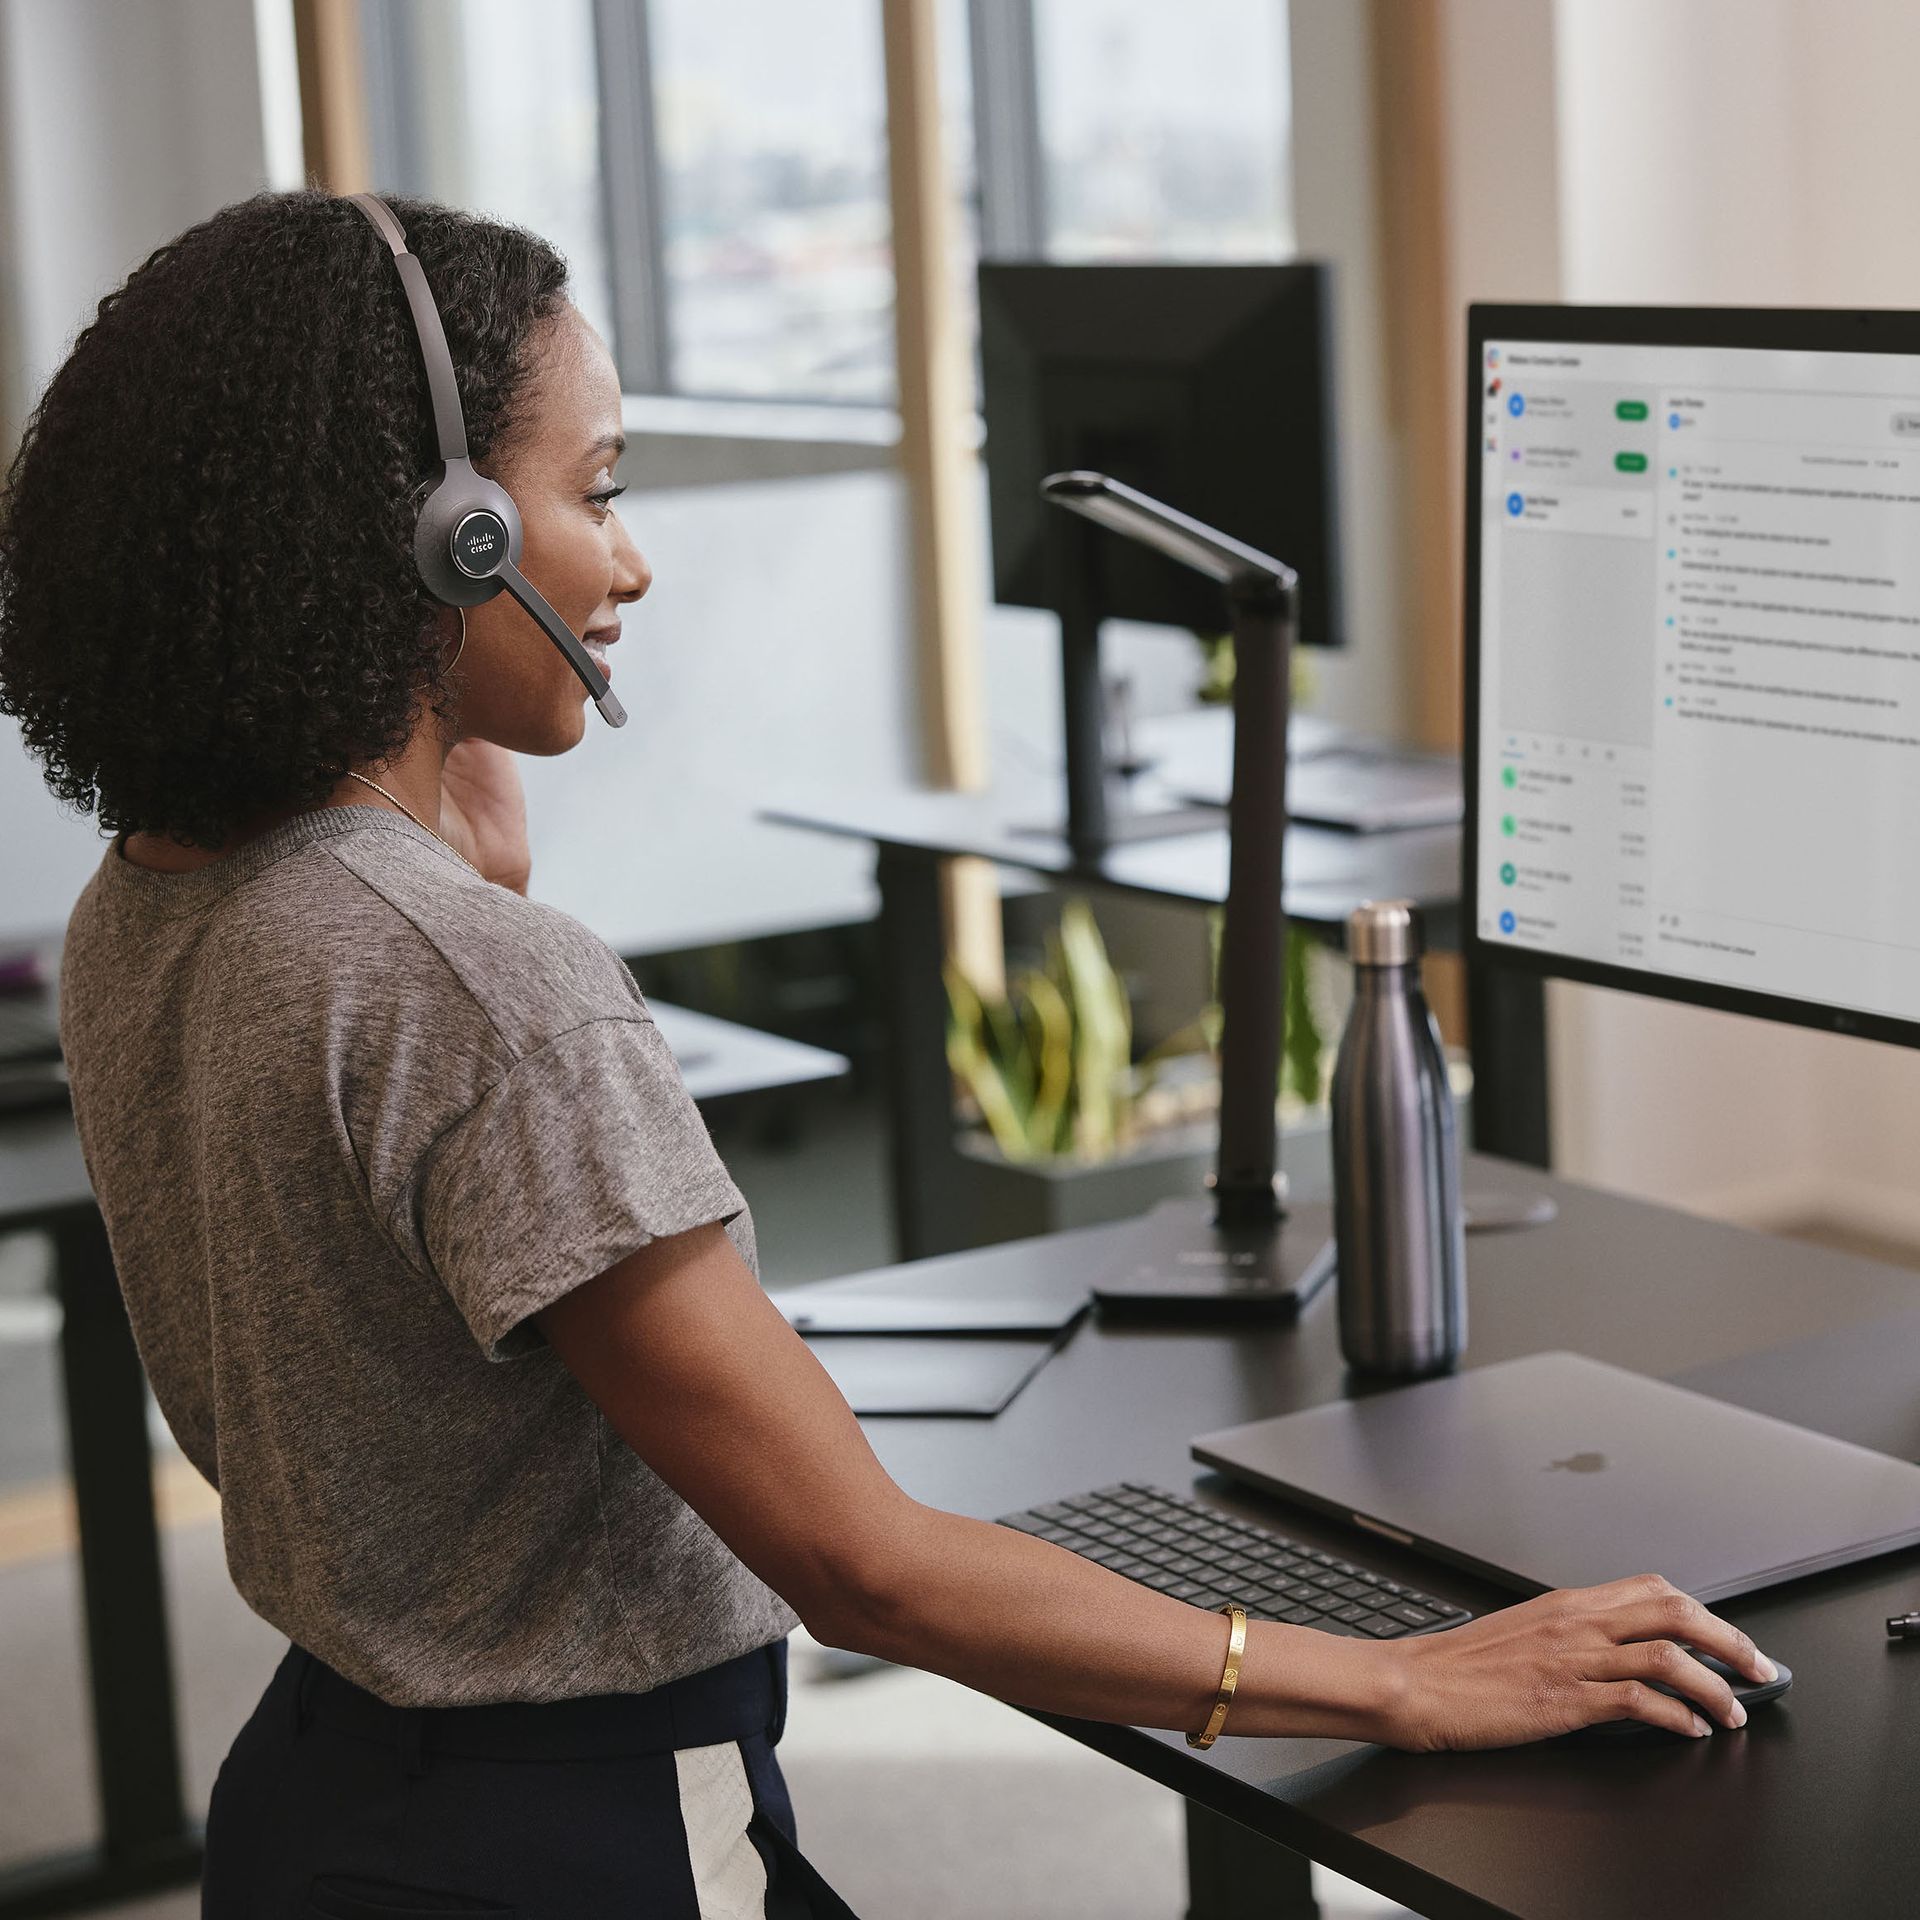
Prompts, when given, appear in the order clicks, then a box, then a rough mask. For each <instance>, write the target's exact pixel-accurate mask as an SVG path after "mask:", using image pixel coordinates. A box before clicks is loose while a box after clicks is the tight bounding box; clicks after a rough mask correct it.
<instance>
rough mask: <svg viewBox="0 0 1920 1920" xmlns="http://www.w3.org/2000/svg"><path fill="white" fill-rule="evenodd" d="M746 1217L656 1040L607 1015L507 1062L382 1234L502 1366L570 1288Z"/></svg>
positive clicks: (426, 1156)
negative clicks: (400, 1239)
mask: <svg viewBox="0 0 1920 1920" xmlns="http://www.w3.org/2000/svg"><path fill="white" fill-rule="evenodd" d="M745 1205H746V1202H745V1201H744V1200H743V1199H742V1198H741V1196H740V1191H739V1189H738V1188H737V1187H736V1186H735V1185H734V1183H733V1181H732V1179H731V1178H730V1177H729V1175H728V1173H727V1170H726V1167H725V1166H724V1165H723V1164H722V1162H721V1159H720V1156H719V1154H718V1153H717V1152H716V1151H715V1149H714V1145H713V1141H712V1139H711V1137H710V1136H709V1135H708V1133H707V1128H706V1123H705V1121H703V1120H702V1119H701V1117H700V1113H699V1109H698V1108H696V1107H695V1105H694V1104H693V1098H692V1096H691V1095H690V1094H689V1093H688V1092H687V1089H686V1087H685V1085H684V1084H683V1083H682V1081H681V1078H680V1069H679V1067H678V1066H677V1065H676V1064H675V1062H674V1058H673V1055H672V1054H671V1053H670V1052H669V1051H668V1049H667V1044H666V1042H665V1041H664V1040H663V1039H661V1037H660V1030H659V1029H658V1028H657V1027H656V1026H655V1025H654V1024H653V1022H652V1021H651V1020H647V1019H644V1018H627V1017H615V1018H607V1019H599V1020H593V1021H589V1022H587V1023H586V1024H584V1025H582V1026H578V1027H575V1028H573V1029H572V1030H571V1031H570V1032H568V1033H563V1034H561V1035H559V1036H558V1037H557V1038H556V1039H553V1040H550V1041H549V1042H547V1044H546V1045H545V1046H543V1047H541V1048H539V1049H538V1050H537V1051H536V1052H533V1053H529V1054H526V1055H523V1056H522V1057H521V1058H520V1059H519V1060H517V1061H516V1062H515V1063H514V1064H513V1066H512V1067H510V1068H509V1069H508V1071H507V1072H506V1073H505V1074H504V1075H503V1076H502V1077H501V1078H500V1079H499V1080H498V1081H497V1082H496V1083H495V1084H494V1086H493V1087H492V1088H491V1089H490V1090H489V1091H488V1092H487V1093H486V1094H485V1095H484V1096H482V1098H481V1099H480V1100H478V1101H477V1102H476V1103H475V1104H474V1105H473V1106H472V1107H471V1108H469V1109H468V1110H467V1112H466V1113H464V1114H463V1115H462V1116H461V1117H460V1119H459V1120H457V1121H456V1122H455V1123H454V1124H453V1125H452V1126H450V1127H448V1128H447V1129H446V1131H445V1132H443V1133H442V1134H441V1135H440V1137H439V1138H438V1139H437V1140H435V1141H434V1142H433V1144H432V1145H431V1146H430V1147H429V1148H428V1149H427V1150H426V1151H425V1152H424V1153H423V1154H422V1155H421V1156H420V1161H419V1164H418V1166H417V1167H416V1169H415V1174H414V1178H413V1179H412V1180H411V1181H409V1182H408V1192H407V1194H406V1195H405V1196H403V1203H402V1208H400V1209H396V1212H397V1213H399V1212H404V1215H405V1217H404V1218H397V1219H396V1220H395V1225H396V1227H398V1228H400V1229H401V1230H402V1231H403V1232H406V1233H407V1234H408V1235H409V1237H410V1238H412V1239H413V1241H414V1244H415V1246H416V1247H417V1248H418V1250H419V1253H420V1255H421V1257H422V1258H423V1259H424V1261H425V1263H426V1264H427V1265H429V1266H430V1267H431V1268H432V1270H433V1271H434V1273H435V1274H437V1275H438V1277H439V1279H440V1281H441V1283H442V1284H443V1285H444V1286H445V1287H446V1289H447V1292H448V1293H449V1294H450V1295H451V1296H452V1299H453V1302H454V1305H455V1306H456V1307H458V1308H459V1310H460V1314H461V1317H462V1318H463V1319H464V1320H465V1321H466V1323H467V1325H468V1327H469V1328H470V1329H471V1331H472V1333H473V1337H474V1338H475V1339H476V1340H477V1341H479V1343H480V1345H481V1347H482V1348H483V1349H484V1350H485V1352H486V1354H487V1357H488V1358H489V1359H494V1360H502V1359H510V1358H512V1357H513V1356H514V1355H516V1354H519V1353H524V1352H528V1351H530V1350H532V1349H534V1348H537V1347H538V1346H539V1345H540V1344H541V1341H540V1334H539V1330H538V1329H537V1328H536V1327H534V1326H533V1325H531V1324H530V1321H529V1316H530V1315H532V1314H535V1313H538V1312H539V1311H540V1309H541V1308H543V1307H546V1306H550V1305H551V1304H552V1303H553V1302H554V1301H555V1300H558V1299H560V1298H561V1297H562V1296H563V1295H564V1294H566V1293H569V1292H570V1291H571V1290H572V1289H573V1288H575V1287H577V1286H579V1285H580V1284H581V1283H582V1282H583V1281H586V1280H590V1279H592V1278H593V1276H594V1275H595V1274H598V1273H604V1272H605V1271H606V1269H607V1268H609V1267H611V1266H613V1265H614V1264H615V1263H616V1262H618V1261H620V1260H622V1259H624V1258H625V1257H626V1255H628V1254H630V1253H632V1252H633V1251H634V1249H635V1248H637V1247H642V1246H645V1245H646V1244H647V1242H648V1241H650V1240H655V1239H664V1238H666V1237H667V1236H669V1235H672V1234H676V1233H685V1232H687V1231H689V1230H690V1229H691V1228H694V1227H698V1226H703V1225H705V1224H707V1223H708V1222H709V1221H726V1220H731V1219H732V1218H733V1217H734V1216H735V1215H736V1214H738V1213H740V1212H741V1211H742V1210H743V1209H744V1208H745Z"/></svg>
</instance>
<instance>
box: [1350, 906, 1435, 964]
mask: <svg viewBox="0 0 1920 1920" xmlns="http://www.w3.org/2000/svg"><path fill="white" fill-rule="evenodd" d="M1419 957H1420V915H1419V912H1418V910H1417V909H1416V908H1415V906H1414V904H1413V902H1412V901H1411V900H1364V901H1362V902H1361V903H1360V905H1359V906H1357V907H1355V908H1354V910H1353V911H1352V912H1351V913H1350V914H1348V915H1347V958H1348V959H1349V960H1351V961H1352V962H1353V964H1354V965H1355V966H1356V967H1404V966H1406V965H1408V964H1409V963H1410V962H1412V961H1415V960H1418V959H1419Z"/></svg>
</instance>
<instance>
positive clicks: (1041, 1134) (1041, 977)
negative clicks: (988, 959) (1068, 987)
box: [1022, 973, 1073, 1155]
mask: <svg viewBox="0 0 1920 1920" xmlns="http://www.w3.org/2000/svg"><path fill="white" fill-rule="evenodd" d="M1022 985H1023V987H1024V989H1025V992H1026V996H1027V1005H1028V1007H1029V1009H1030V1010H1031V1012H1032V1015H1033V1021H1034V1025H1035V1027H1036V1029H1037V1030H1038V1034H1039V1044H1038V1046H1036V1048H1035V1049H1034V1054H1035V1058H1036V1059H1037V1060H1038V1061H1039V1067H1040V1084H1039V1088H1038V1091H1037V1092H1036V1093H1035V1095H1034V1100H1033V1109H1032V1111H1031V1113H1030V1114H1029V1115H1028V1117H1027V1137H1028V1138H1029V1139H1030V1140H1031V1141H1032V1143H1033V1148H1034V1151H1035V1152H1036V1153H1040V1154H1047V1155H1051V1154H1056V1153H1058V1152H1059V1151H1060V1147H1061V1133H1062V1130H1063V1128H1064V1126H1065V1123H1066V1119H1067V1101H1068V1097H1069V1096H1070V1095H1071V1093H1072V1092H1073V1011H1072V1009H1071V1008H1070V1007H1069V1006H1068V1005H1067V1000H1066V996H1065V995H1064V994H1063V993H1062V992H1061V991H1060V989H1059V988H1058V987H1056V986H1055V985H1054V984H1053V982H1052V981H1051V980H1049V979H1048V978H1047V976H1046V975H1045V974H1044V973H1029V974H1028V975H1027V976H1026V977H1025V979H1024V981H1023V982H1022Z"/></svg>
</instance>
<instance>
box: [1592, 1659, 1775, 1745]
mask: <svg viewBox="0 0 1920 1920" xmlns="http://www.w3.org/2000/svg"><path fill="white" fill-rule="evenodd" d="M1687 1651H1688V1652H1689V1653H1693V1657H1694V1658H1695V1659H1696V1660H1698V1661H1699V1662H1700V1664H1701V1665H1702V1666H1703V1667H1707V1668H1710V1669H1711V1670H1712V1671H1713V1672H1715V1673H1717V1674H1718V1675H1719V1676H1720V1678H1721V1679H1722V1680H1724V1681H1725V1682H1726V1683H1727V1685H1728V1686H1730V1687H1731V1688H1732V1689H1733V1697H1734V1698H1735V1699H1736V1700H1738V1701H1739V1702H1740V1704H1741V1705H1742V1706H1743V1707H1745V1708H1746V1710H1747V1717H1748V1718H1749V1719H1751V1718H1752V1717H1753V1711H1754V1709H1755V1708H1756V1707H1764V1706H1766V1705H1768V1704H1769V1703H1770V1702H1771V1701H1774V1700H1778V1699H1779V1698H1780V1696H1781V1695H1782V1694H1783V1693H1785V1692H1786V1690H1787V1689H1788V1688H1789V1687H1790V1686H1792V1685H1793V1669H1792V1668H1791V1667H1783V1666H1781V1665H1780V1662H1779V1661H1778V1660H1776V1661H1774V1663H1773V1664H1774V1666H1775V1667H1776V1668H1778V1669H1779V1675H1780V1677H1779V1678H1778V1679H1777V1680H1749V1679H1748V1678H1747V1676H1746V1675H1745V1674H1744V1673H1736V1672H1735V1671H1734V1669H1733V1668H1732V1667H1730V1666H1728V1665H1727V1663H1726V1662H1725V1661H1724V1660H1716V1659H1715V1658H1714V1657H1713V1655H1712V1654H1710V1653H1696V1652H1694V1650H1693V1649H1692V1648H1691V1647H1689V1648H1688V1649H1687ZM1651 1685H1652V1686H1653V1687H1654V1688H1655V1690H1656V1691H1658V1692H1660V1693H1665V1694H1671V1695H1672V1696H1673V1697H1674V1698H1675V1699H1676V1700H1678V1699H1680V1698H1682V1697H1683V1696H1682V1695H1681V1693H1680V1691H1679V1689H1678V1688H1677V1687H1669V1686H1666V1685H1664V1684H1663V1683H1662V1682H1660V1681H1658V1680H1655V1681H1653V1682H1651ZM1702 1718H1705V1716H1704V1715H1702ZM1734 1731H1737V1729H1734V1728H1731V1727H1723V1726H1720V1725H1718V1724H1717V1723H1716V1724H1715V1726H1714V1732H1715V1733H1731V1732H1734ZM1687 1737H1688V1736H1687V1735H1686V1734H1683V1733H1670V1732H1668V1730H1667V1729H1666V1728H1665V1727H1650V1726H1648V1725H1647V1723H1646V1722H1645V1721H1644V1720H1602V1721H1599V1722H1597V1723H1596V1724H1595V1725H1593V1726H1591V1727H1581V1728H1579V1729H1578V1730H1577V1731H1576V1732H1573V1733H1567V1734H1562V1735H1561V1736H1560V1738H1561V1742H1562V1743H1563V1744H1564V1745H1567V1746H1579V1747H1590V1746H1607V1747H1617V1746H1631V1745H1636V1744H1640V1743H1645V1744H1648V1745H1651V1744H1652V1743H1654V1742H1656V1741H1665V1740H1684V1739H1686V1738H1687Z"/></svg>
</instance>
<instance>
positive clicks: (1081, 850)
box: [980, 262, 1341, 859]
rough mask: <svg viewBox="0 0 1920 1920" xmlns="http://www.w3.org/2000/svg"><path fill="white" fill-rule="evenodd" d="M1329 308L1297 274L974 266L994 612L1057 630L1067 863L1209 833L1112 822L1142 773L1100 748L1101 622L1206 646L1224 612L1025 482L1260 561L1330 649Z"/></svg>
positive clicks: (1309, 631)
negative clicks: (1136, 510) (1190, 632)
mask: <svg viewBox="0 0 1920 1920" xmlns="http://www.w3.org/2000/svg"><path fill="white" fill-rule="evenodd" d="M1330 304H1331V303H1330V294H1329V275H1328V271H1327V269H1326V268H1325V267H1324V266H1321V265H1318V264H1315V263H1312V262H1294V263H1290V264H1288V265H1284V266H1282V265H1249V266H1229V265H1218V266H1163V265H1117V266H1107V265H1098V266H1053V265H1040V264H1032V263H1024V262H1022V263H1008V262H983V263H982V265H981V268H980V352H981V362H982V374H983V386H984V395H985V398H984V405H985V411H986V423H987V448H986V457H987V486H988V503H989V508H990V519H991V526H992V536H993V582H994V598H995V599H996V600H997V601H999V602H1000V603H1001V604H1002V605H1003V606H1027V607H1043V608H1046V609H1047V610H1049V611H1051V612H1053V613H1054V614H1056V615H1058V617H1059V620H1060V646H1061V693H1062V709H1063V721H1064V730H1065V736H1066V738H1065V745H1066V754H1065V760H1066V776H1067V837H1068V839H1069V841H1070V843H1071V844H1072V846H1073V849H1074V851H1075V853H1076V854H1077V855H1078V856H1080V857H1081V858H1083V859H1091V858H1097V857H1098V856H1099V854H1100V853H1101V852H1103V851H1104V849H1105V847H1106V846H1107V844H1108V843H1109V842H1110V841H1111V840H1115V839H1130V838H1135V837H1138V836H1139V835H1141V834H1160V833H1165V832H1170V831H1173V832H1178V831H1192V830H1193V829H1194V828H1196V827H1200V826H1205V825H1210V824H1214V820H1213V819H1210V818H1209V817H1208V816H1207V815H1206V814H1205V813H1204V812H1198V813H1196V812H1195V811H1193V810H1192V809H1187V810H1185V811H1178V812H1174V813H1168V814H1158V815H1156V814H1140V813H1135V812H1132V811H1131V810H1128V811H1125V812H1123V813H1122V814H1121V817H1120V818H1118V819H1114V818H1111V817H1110V814H1109V808H1108V803H1107V789H1108V781H1109V776H1110V775H1111V774H1115V773H1128V772H1135V771H1139V768H1138V767H1137V766H1126V765H1122V764H1120V763H1118V762H1115V761H1113V760H1112V759H1111V757H1110V756H1109V754H1108V753H1107V750H1106V742H1105V729H1104V721H1105V710H1106V693H1105V688H1104V686H1103V684H1102V681H1101V677H1100V644H1099V634H1100V625H1101V622H1102V621H1103V620H1108V619H1123V620H1139V621H1145V622H1149V623H1152V624H1156V625H1162V626H1170V627H1186V628H1191V629H1194V630H1196V631H1199V632H1207V633H1220V632H1224V631H1225V629H1226V627H1227V609H1226V603H1225V600H1224V597H1223V596H1222V594H1221V592H1220V590H1219V588H1218V587H1217V586H1215V585H1214V584H1213V583H1212V582H1210V581H1208V580H1204V579H1202V578H1200V577H1199V576H1198V575H1196V574H1193V573H1190V572H1186V571H1184V570H1183V569H1181V568H1179V567H1177V566H1175V565H1174V564H1173V562H1172V561H1170V560H1167V559H1165V558H1163V557H1162V556H1161V555H1159V554H1156V553H1151V552H1148V551H1146V550H1145V549H1144V548H1140V547H1136V546H1129V545H1123V544H1121V543H1118V542H1099V541H1095V540H1091V539H1089V538H1088V537H1087V535H1088V530H1087V529H1085V528H1076V527H1075V526H1074V525H1073V524H1072V523H1071V522H1069V521H1068V520H1067V519H1065V518H1064V517H1063V516H1062V515H1060V514H1059V513H1057V512H1055V511H1054V510H1053V509H1051V508H1050V507H1048V506H1047V505H1046V504H1045V502H1043V500H1042V499H1041V496H1040V482H1041V480H1042V479H1043V478H1045V476H1046V475H1048V474H1051V473H1063V472H1069V471H1073V470H1092V471H1094V472H1099V473H1104V474H1106V475H1108V476H1110V477H1111V478H1113V479H1115V480H1119V481H1122V482H1124V483H1126V484H1127V485H1129V486H1132V487H1135V488H1137V489H1138V490H1139V491H1140V492H1142V493H1144V494H1147V495H1149V496H1151V497H1152V498H1154V499H1158V500H1163V501H1166V502H1168V503H1169V504H1170V505H1172V506H1174V507H1177V508H1178V509H1179V510H1180V511H1181V512H1183V513H1186V514H1190V515H1192V516H1193V517H1194V518H1195V519H1197V520H1200V521H1202V522H1205V523H1206V524H1208V525H1210V526H1213V527H1216V528H1218V529H1219V530H1220V531H1222V532H1223V533H1226V534H1228V535H1231V536H1232V537H1233V538H1235V539H1238V540H1240V541H1243V542H1244V543H1246V544H1247V545H1249V546H1252V547H1256V548H1258V549H1260V550H1261V551H1263V552H1266V553H1271V554H1273V555H1275V556H1276V557H1278V558H1279V559H1281V560H1284V561H1285V562H1286V563H1287V564H1288V565H1289V566H1290V567H1291V568H1292V569H1293V570H1294V571H1295V573H1297V574H1298V576H1299V579H1300V602H1299V617H1300V633H1299V637H1300V638H1301V639H1302V640H1304V641H1305V642H1306V643H1308V644H1309V645H1321V646H1330V645H1334V644H1336V643H1337V642H1338V641H1339V640H1340V638H1341V603H1340V588H1339V566H1338V537H1337V534H1338V529H1337V513H1336V488H1335V480H1334V455H1333V446H1334V431H1333V393H1332V343H1331V322H1330ZM1116 797H1118V796H1116ZM1215 818H1216V819H1217V816H1216V817H1215ZM1036 824H1038V823H1036ZM1045 830H1047V831H1058V828H1057V826H1053V827H1049V828H1047V829H1045Z"/></svg>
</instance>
